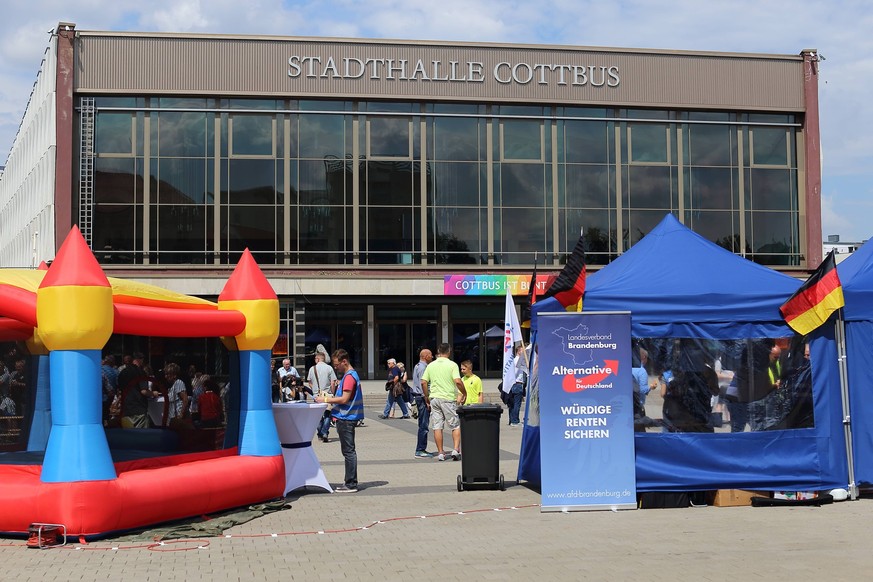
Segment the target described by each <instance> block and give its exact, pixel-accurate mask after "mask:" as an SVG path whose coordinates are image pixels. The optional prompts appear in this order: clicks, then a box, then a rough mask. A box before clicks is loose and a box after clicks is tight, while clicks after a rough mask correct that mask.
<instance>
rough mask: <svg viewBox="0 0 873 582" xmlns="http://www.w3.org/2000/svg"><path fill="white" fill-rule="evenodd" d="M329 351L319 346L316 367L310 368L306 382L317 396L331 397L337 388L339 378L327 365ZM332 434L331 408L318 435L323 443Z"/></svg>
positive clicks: (321, 421) (316, 354) (328, 409)
mask: <svg viewBox="0 0 873 582" xmlns="http://www.w3.org/2000/svg"><path fill="white" fill-rule="evenodd" d="M326 360H327V350H326V349H325V348H324V346H323V345H321V344H318V347H317V348H315V365H313V366H312V367H311V368H309V374H307V376H306V381H307V382H309V387H310V389H311V390H312V393H313V394H314V395H315V396H329V395H330V394H331V392H332V391H333V390H334V388H335V387H336V383H337V377H336V372H334V369H333V368H332V367H331V366H330V365H328V364H327V362H326ZM329 432H330V408H329V407H328V408H327V409H326V410H325V411H324V415H323V416H322V418H321V420H320V421H319V423H318V428H317V429H316V434H317V435H318V438H320V439H321V440H322V441H324V442H327V441H328V433H329Z"/></svg>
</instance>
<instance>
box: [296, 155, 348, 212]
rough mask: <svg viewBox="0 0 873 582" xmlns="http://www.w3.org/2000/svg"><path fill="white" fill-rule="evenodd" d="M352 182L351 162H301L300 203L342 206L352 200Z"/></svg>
mask: <svg viewBox="0 0 873 582" xmlns="http://www.w3.org/2000/svg"><path fill="white" fill-rule="evenodd" d="M351 181H352V162H351V160H342V159H336V158H333V159H330V158H328V159H325V160H323V161H317V160H301V161H300V203H301V204H328V205H332V206H341V205H343V204H345V203H346V201H347V200H351V192H350V191H349V192H348V196H346V191H347V190H351V183H352V182H351Z"/></svg>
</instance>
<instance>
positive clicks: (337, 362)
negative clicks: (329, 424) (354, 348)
mask: <svg viewBox="0 0 873 582" xmlns="http://www.w3.org/2000/svg"><path fill="white" fill-rule="evenodd" d="M331 362H332V363H333V369H334V370H335V371H336V375H337V376H339V377H340V381H339V383H338V384H337V387H336V392H335V393H334V395H333V396H318V397H317V398H316V399H315V401H316V402H326V403H328V404H332V405H333V411H332V415H333V418H334V419H335V420H336V432H337V435H339V441H340V450H341V451H342V453H343V458H344V459H345V466H346V473H345V479H344V481H343V484H342V485H340V486H338V487H336V488H335V489H334V492H336V493H357V492H358V453H357V452H356V451H355V426H357V424H358V422H359V421H361V420H363V419H364V396H363V393H362V392H361V379H360V378H359V377H358V373H357V372H356V371H355V369H354V368H353V367H352V365H351V363H350V362H349V353H348V352H347V351H345V350H344V349H338V350H336V351H334V353H333V355H332V356H331Z"/></svg>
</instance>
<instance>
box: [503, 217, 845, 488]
mask: <svg viewBox="0 0 873 582" xmlns="http://www.w3.org/2000/svg"><path fill="white" fill-rule="evenodd" d="M799 285H800V281H798V280H796V279H793V278H791V277H789V276H787V275H783V274H781V273H778V272H776V271H773V270H772V269H769V268H766V267H763V266H761V265H758V264H755V263H753V262H751V261H749V260H747V259H744V258H742V257H738V256H737V255H735V254H733V253H731V252H729V251H727V250H725V249H723V248H721V247H719V246H717V245H715V244H713V243H711V242H710V241H708V240H706V239H704V238H703V237H701V236H699V235H697V234H695V233H694V232H692V231H691V230H690V229H688V228H686V227H685V226H683V225H682V224H681V223H679V221H678V220H677V219H676V218H675V217H674V216H673V215H671V214H668V215H667V216H666V217H665V218H664V220H662V221H661V223H660V224H659V225H658V226H657V227H656V228H654V229H653V230H652V231H651V232H650V233H649V234H647V235H646V236H645V237H644V238H643V239H642V240H641V241H640V242H638V243H637V244H636V245H634V246H633V247H632V248H631V249H629V250H628V251H627V252H625V253H624V254H622V255H621V256H620V257H619V258H618V259H616V260H615V261H613V262H612V263H610V264H609V265H607V266H606V267H604V268H603V269H601V270H600V271H599V272H597V273H595V274H594V275H592V276H591V277H590V278H589V280H588V285H587V289H586V291H585V297H584V303H583V305H584V310H585V311H630V312H631V329H632V334H633V336H634V337H638V338H698V339H703V340H706V339H717V340H737V339H744V338H778V337H791V336H792V335H793V331H792V330H791V329H790V328H789V327H788V326H787V325H785V323H784V322H783V320H782V318H781V315H780V313H779V306H780V305H781V304H782V303H783V302H784V301H785V300H786V299H787V298H788V297H789V296H790V295H791V294H792V293H794V291H795V290H796V289H797V288H798V287H799ZM560 309H561V307H560V306H559V305H556V303H555V302H554V301H552V300H545V301H541V302H537V303H536V304H535V305H534V306H533V310H532V311H533V322H532V328H534V329H535V326H536V314H537V313H544V312H549V311H557V310H560ZM828 339H830V340H833V327H832V326H823V327H822V328H820V329H819V330H817V331H816V332H815V334H814V335H813V338H812V341H811V356H812V357H811V359H812V362H813V365H812V376H813V400H814V417H815V426H814V427H813V428H805V429H791V430H771V431H762V432H742V433H654V432H646V433H636V435H635V439H634V440H635V446H636V472H637V487H638V490H640V491H670V490H707V489H730V488H739V489H753V490H754V489H759V490H816V489H830V488H836V487H845V486H846V484H847V475H848V471H847V456H846V448H845V438H844V436H843V432H842V424H841V421H842V404H841V398H840V386H839V378H838V377H835V376H833V375H832V374H830V373H829V371H828V370H827V369H826V367H825V366H818V365H816V362H825V361H827V360H835V359H836V351H835V345H834V342H833V341H827V340H828ZM525 431H526V433H525V435H524V436H525V438H524V442H523V445H522V451H521V460H520V468H519V476H520V478H522V479H526V480H528V481H531V482H533V483H537V482H538V479H539V454H538V453H539V452H538V450H537V449H538V446H539V439H538V427H537V426H526V427H525Z"/></svg>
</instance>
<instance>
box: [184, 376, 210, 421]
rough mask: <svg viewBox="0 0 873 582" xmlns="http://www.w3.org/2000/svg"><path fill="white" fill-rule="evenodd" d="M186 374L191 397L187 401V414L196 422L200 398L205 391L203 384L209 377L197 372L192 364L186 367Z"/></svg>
mask: <svg viewBox="0 0 873 582" xmlns="http://www.w3.org/2000/svg"><path fill="white" fill-rule="evenodd" d="M188 374H189V376H190V378H191V397H190V398H189V399H188V412H189V414H190V415H191V420H192V421H194V422H197V421H198V420H200V396H202V395H203V392H204V391H205V390H206V387H205V386H204V384H205V382H206V380H208V379H209V375H208V374H204V373H203V372H201V371H199V370H197V369H196V368H195V367H194V364H191V365H190V366H188Z"/></svg>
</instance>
